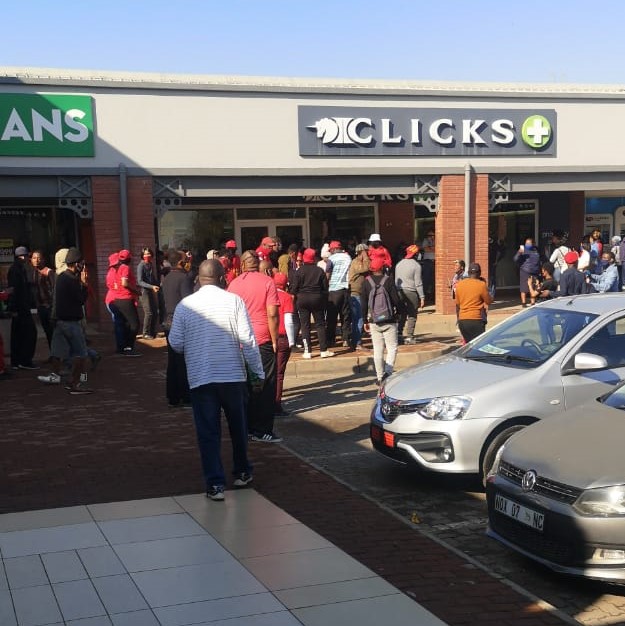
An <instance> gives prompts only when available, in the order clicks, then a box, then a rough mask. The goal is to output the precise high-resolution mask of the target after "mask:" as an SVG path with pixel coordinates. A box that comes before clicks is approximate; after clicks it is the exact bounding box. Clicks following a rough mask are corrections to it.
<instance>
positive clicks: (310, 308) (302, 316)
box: [297, 293, 328, 352]
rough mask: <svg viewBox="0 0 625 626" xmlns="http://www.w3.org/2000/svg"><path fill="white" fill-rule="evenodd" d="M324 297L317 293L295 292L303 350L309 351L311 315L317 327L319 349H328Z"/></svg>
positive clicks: (322, 350) (323, 350) (325, 302)
mask: <svg viewBox="0 0 625 626" xmlns="http://www.w3.org/2000/svg"><path fill="white" fill-rule="evenodd" d="M326 306H327V301H326V299H325V298H324V297H323V296H321V295H318V294H312V293H300V294H297V313H298V316H299V320H300V324H301V326H302V341H303V342H304V350H307V351H308V352H310V351H311V345H312V344H311V343H310V316H311V315H312V317H313V320H314V321H315V328H316V329H317V339H319V349H320V350H321V352H325V351H326V350H327V349H328V341H327V339H326V326H325V312H326V311H325V309H326Z"/></svg>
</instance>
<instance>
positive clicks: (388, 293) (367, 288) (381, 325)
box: [360, 257, 402, 385]
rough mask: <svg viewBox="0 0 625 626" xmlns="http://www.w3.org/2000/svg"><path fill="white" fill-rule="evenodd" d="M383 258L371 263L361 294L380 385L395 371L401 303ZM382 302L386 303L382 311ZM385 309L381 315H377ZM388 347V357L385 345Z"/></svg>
mask: <svg viewBox="0 0 625 626" xmlns="http://www.w3.org/2000/svg"><path fill="white" fill-rule="evenodd" d="M384 268H385V264H384V261H383V259H382V258H378V257H375V258H373V259H371V261H370V263H369V269H370V270H371V276H367V278H366V280H365V282H364V284H363V286H362V294H361V296H360V304H361V306H362V316H363V319H364V320H365V324H364V329H365V331H366V332H368V333H370V334H371V344H372V346H373V365H374V367H375V374H376V378H377V382H378V385H381V384H382V383H383V382H384V381H385V380H386V379H387V378H388V377H389V376H390V375H391V374H392V373H393V368H394V367H395V358H396V357H397V314H398V313H401V310H402V305H401V301H400V299H399V294H398V293H397V289H396V287H395V283H394V282H393V280H392V278H391V277H389V276H387V275H385V274H384ZM380 303H383V304H384V305H385V311H381V309H382V307H381V306H380ZM380 313H384V315H381V316H380V317H379V318H377V317H376V316H377V315H379V314H380ZM385 348H386V357H385V356H384V349H385Z"/></svg>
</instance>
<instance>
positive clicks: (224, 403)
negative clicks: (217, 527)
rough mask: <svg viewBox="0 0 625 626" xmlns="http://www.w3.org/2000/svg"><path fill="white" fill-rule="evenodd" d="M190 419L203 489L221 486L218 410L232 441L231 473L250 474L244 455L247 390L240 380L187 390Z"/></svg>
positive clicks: (250, 470)
mask: <svg viewBox="0 0 625 626" xmlns="http://www.w3.org/2000/svg"><path fill="white" fill-rule="evenodd" d="M191 404H192V406H193V419H194V421H195V431H196V433H197V441H198V447H199V449H200V459H201V461H202V471H203V473H204V481H205V483H206V488H207V489H208V488H210V487H212V486H213V485H221V486H224V485H225V484H226V478H225V476H224V468H223V464H222V462H221V409H222V408H223V410H224V413H225V415H226V420H227V422H228V429H229V430H230V439H231V440H232V473H233V474H234V475H238V474H241V473H243V472H247V473H251V472H252V466H251V465H250V462H249V460H248V458H247V419H246V412H247V389H246V385H245V383H244V382H236V383H210V384H208V385H201V386H200V387H196V388H195V389H191Z"/></svg>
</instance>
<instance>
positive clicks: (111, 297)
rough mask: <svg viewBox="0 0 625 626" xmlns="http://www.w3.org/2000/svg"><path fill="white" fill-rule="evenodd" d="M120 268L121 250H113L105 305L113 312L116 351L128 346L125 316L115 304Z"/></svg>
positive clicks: (107, 279) (107, 276) (107, 278)
mask: <svg viewBox="0 0 625 626" xmlns="http://www.w3.org/2000/svg"><path fill="white" fill-rule="evenodd" d="M118 269H119V252H113V254H111V255H109V269H108V272H107V273H106V280H105V283H106V290H107V291H106V295H105V296H104V305H105V306H106V310H107V311H108V312H109V313H110V314H111V318H112V319H113V332H114V334H115V349H116V352H118V353H121V351H122V350H123V349H124V348H125V347H126V345H125V343H126V331H125V321H124V316H123V315H122V313H121V311H120V310H119V309H118V308H117V307H116V306H115V300H116V299H117V290H118V289H119V287H120V285H119V279H118V277H117V270H118Z"/></svg>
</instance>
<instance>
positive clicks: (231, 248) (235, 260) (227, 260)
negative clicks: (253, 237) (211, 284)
mask: <svg viewBox="0 0 625 626" xmlns="http://www.w3.org/2000/svg"><path fill="white" fill-rule="evenodd" d="M224 248H225V249H224V253H223V254H222V255H221V256H220V257H219V262H220V263H221V264H222V266H223V268H224V271H225V272H226V286H228V285H229V284H230V283H231V282H232V281H233V280H234V279H235V278H236V277H237V276H238V275H239V274H240V273H241V258H240V257H239V255H238V254H237V242H236V241H235V240H234V239H230V240H229V241H226V245H225V246H224Z"/></svg>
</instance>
